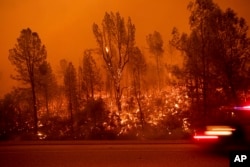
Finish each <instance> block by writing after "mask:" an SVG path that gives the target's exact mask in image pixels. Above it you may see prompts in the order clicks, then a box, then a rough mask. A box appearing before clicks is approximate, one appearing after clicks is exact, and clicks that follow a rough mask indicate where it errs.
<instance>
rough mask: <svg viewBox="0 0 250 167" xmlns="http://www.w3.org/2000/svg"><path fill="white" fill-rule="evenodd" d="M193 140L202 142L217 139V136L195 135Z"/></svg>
mask: <svg viewBox="0 0 250 167" xmlns="http://www.w3.org/2000/svg"><path fill="white" fill-rule="evenodd" d="M193 138H194V139H198V140H200V139H201V140H202V139H218V138H219V137H218V136H210V135H195V136H194V137H193Z"/></svg>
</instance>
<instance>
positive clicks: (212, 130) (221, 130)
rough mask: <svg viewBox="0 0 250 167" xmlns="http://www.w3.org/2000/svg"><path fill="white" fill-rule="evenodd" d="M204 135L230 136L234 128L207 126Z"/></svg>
mask: <svg viewBox="0 0 250 167" xmlns="http://www.w3.org/2000/svg"><path fill="white" fill-rule="evenodd" d="M206 129H207V130H206V131H205V134H206V135H217V136H230V135H232V133H233V131H235V128H232V127H231V126H221V125H220V126H207V127H206Z"/></svg>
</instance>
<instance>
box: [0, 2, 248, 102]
mask: <svg viewBox="0 0 250 167" xmlns="http://www.w3.org/2000/svg"><path fill="white" fill-rule="evenodd" d="M189 2H190V0H174V1H173V0H53V1H52V0H36V1H34V0H22V1H20V0H0V18H1V26H0V58H1V59H0V85H1V86H0V98H1V97H3V95H4V94H5V93H7V92H9V91H10V90H11V88H12V87H13V85H15V82H14V81H13V80H12V79H11V78H10V75H11V74H14V66H12V65H11V64H10V62H9V60H8V55H9V49H11V48H13V47H14V45H15V44H16V39H17V38H18V37H19V35H20V31H21V30H22V29H24V28H28V27H29V28H31V30H32V31H34V32H37V33H38V34H39V36H40V38H41V40H42V42H43V44H44V45H45V46H46V48H47V52H48V61H49V62H50V63H51V64H52V66H53V70H54V72H56V71H57V66H58V64H59V61H60V59H63V58H65V59H67V60H68V61H72V62H73V63H74V65H75V66H78V65H79V61H80V59H81V57H82V55H83V51H84V50H85V49H88V48H95V47H96V46H97V45H96V42H95V38H94V35H93V33H92V25H93V23H94V22H95V23H97V24H101V21H102V19H103V17H104V14H105V12H110V11H113V12H117V11H119V12H120V14H121V15H122V16H123V17H124V18H125V19H127V18H128V17H129V16H130V17H131V19H132V22H133V23H134V24H135V26H136V44H137V45H138V46H139V47H146V41H145V39H146V35H148V34H149V33H152V32H153V31H155V30H156V31H159V32H160V33H161V35H162V36H163V39H164V41H165V43H167V42H168V41H169V40H170V36H171V35H170V34H171V30H172V28H173V27H177V28H178V29H179V31H180V32H188V31H189V25H188V17H189V12H188V10H187V5H188V3H189ZM214 2H215V3H217V4H218V5H219V6H220V7H221V8H222V9H223V10H225V9H226V8H228V7H230V8H232V9H233V10H234V11H235V12H236V13H237V14H238V16H240V17H243V18H245V19H246V21H247V23H248V25H249V24H250V13H249V9H248V8H249V6H250V1H249V0H214Z"/></svg>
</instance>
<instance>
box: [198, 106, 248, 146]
mask: <svg viewBox="0 0 250 167" xmlns="http://www.w3.org/2000/svg"><path fill="white" fill-rule="evenodd" d="M221 112H222V113H223V114H224V117H223V118H222V117H221V119H220V118H219V119H214V120H212V121H210V122H208V123H205V124H204V125H202V126H200V127H198V128H197V129H196V130H195V134H194V136H193V139H194V141H195V142H196V143H199V144H203V145H204V146H208V147H210V148H212V147H213V148H222V147H235V146H236V147H239V148H243V149H249V148H250V147H249V146H250V106H235V107H228V108H227V109H225V110H223V111H221ZM225 117H226V119H225Z"/></svg>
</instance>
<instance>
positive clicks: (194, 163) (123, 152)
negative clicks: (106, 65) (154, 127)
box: [0, 142, 229, 167]
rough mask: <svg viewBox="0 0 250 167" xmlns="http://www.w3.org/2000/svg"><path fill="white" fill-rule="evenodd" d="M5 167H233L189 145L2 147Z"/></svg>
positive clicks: (223, 157)
mask: <svg viewBox="0 0 250 167" xmlns="http://www.w3.org/2000/svg"><path fill="white" fill-rule="evenodd" d="M0 166H1V167H229V157H228V156H227V155H226V154H214V153H211V152H206V151H204V150H203V149H201V148H200V147H198V146H197V145H194V144H189V143H157V142H156V143H153V142H151V143H139V142H135V143H134V142H131V143H130V142H125V143H123V142H119V143H112V142H108V143H105V142H104V143H102V142H101V143H100V142H96V143H95V142H91V143H84V142H83V143H81V142H80V143H77V142H76V143H71V142H69V143H65V142H64V143H63V142H62V143H61V142H53V143H50V142H49V143H43V144H39V143H38V144H37V143H35V144H34V143H31V144H30V143H24V144H0Z"/></svg>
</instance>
